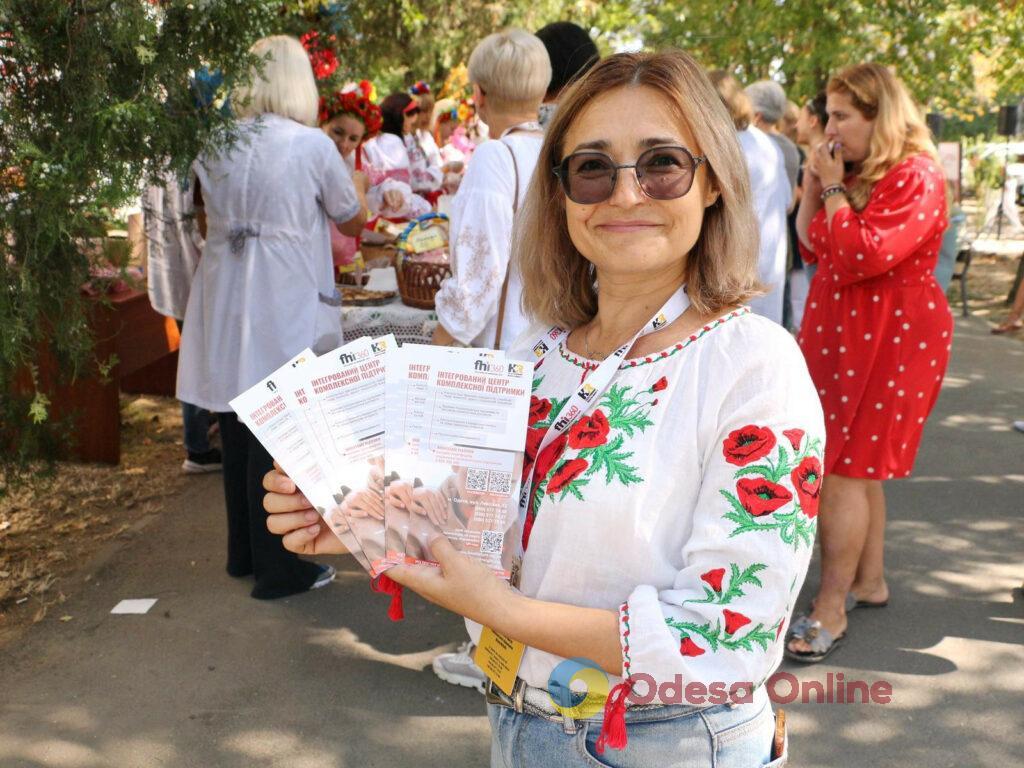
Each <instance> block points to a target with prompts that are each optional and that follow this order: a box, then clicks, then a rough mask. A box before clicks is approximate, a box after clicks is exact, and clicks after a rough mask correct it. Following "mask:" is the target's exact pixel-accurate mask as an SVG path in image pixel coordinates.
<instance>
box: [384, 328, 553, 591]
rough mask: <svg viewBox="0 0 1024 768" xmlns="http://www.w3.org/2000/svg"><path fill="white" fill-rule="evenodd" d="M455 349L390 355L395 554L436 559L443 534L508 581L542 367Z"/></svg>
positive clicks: (390, 517) (389, 506) (389, 514)
mask: <svg viewBox="0 0 1024 768" xmlns="http://www.w3.org/2000/svg"><path fill="white" fill-rule="evenodd" d="M452 352H453V351H452V350H440V349H437V348H416V347H409V348H403V349H402V350H400V353H401V354H398V355H394V356H393V357H389V360H388V367H387V382H388V383H387V397H388V399H387V401H386V412H387V415H388V423H387V426H388V431H387V438H386V451H385V467H386V473H387V480H386V486H387V489H386V493H385V519H386V521H387V526H388V535H389V537H390V538H389V547H388V549H389V557H398V556H399V555H401V556H402V557H404V560H405V562H432V561H431V560H430V557H429V543H430V541H431V540H432V539H433V538H434V537H436V536H438V535H444V536H446V537H447V538H448V539H449V540H450V541H451V542H452V543H453V544H454V545H455V547H456V548H457V549H459V550H461V551H462V552H464V553H466V554H468V555H471V556H473V557H477V558H479V559H480V560H482V561H483V562H484V563H486V564H487V565H488V566H489V567H490V568H492V569H493V570H494V571H495V572H496V573H498V574H499V575H501V576H502V577H503V578H508V577H509V573H510V568H511V561H512V557H513V554H514V552H515V549H516V547H515V544H516V536H517V532H516V530H515V528H516V521H517V501H518V495H519V484H520V477H521V474H522V464H523V448H524V446H525V443H526V424H527V418H528V411H529V404H530V391H531V383H532V380H533V364H532V363H530V362H526V361H519V360H509V359H507V358H505V357H504V355H495V354H493V353H488V352H487V351H485V353H484V354H481V351H480V350H454V354H453V353H452ZM399 537H404V538H401V539H400V538H399ZM398 541H401V542H402V543H401V545H399V544H398V543H397V542H398ZM399 546H401V549H399V548H398V547H399Z"/></svg>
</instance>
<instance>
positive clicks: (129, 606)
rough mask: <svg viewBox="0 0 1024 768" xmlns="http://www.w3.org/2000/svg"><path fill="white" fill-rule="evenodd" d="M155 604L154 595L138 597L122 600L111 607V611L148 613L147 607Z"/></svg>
mask: <svg viewBox="0 0 1024 768" xmlns="http://www.w3.org/2000/svg"><path fill="white" fill-rule="evenodd" d="M154 605H156V598H155V597H139V598H130V599H128V600H122V601H121V602H119V603H118V604H117V605H115V606H114V607H113V608H111V609H110V612H111V613H148V612H149V609H150V608H152V607H153V606H154Z"/></svg>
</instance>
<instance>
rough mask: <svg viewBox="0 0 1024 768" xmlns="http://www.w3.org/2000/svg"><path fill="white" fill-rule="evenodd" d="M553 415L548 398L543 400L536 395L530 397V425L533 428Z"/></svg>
mask: <svg viewBox="0 0 1024 768" xmlns="http://www.w3.org/2000/svg"><path fill="white" fill-rule="evenodd" d="M550 413H551V401H550V400H548V399H547V398H546V397H545V398H541V397H537V396H536V395H530V421H529V422H528V423H529V425H530V426H531V427H532V426H533V425H534V424H536V423H537V422H538V421H543V420H544V419H546V418H547V417H548V415H549V414H550Z"/></svg>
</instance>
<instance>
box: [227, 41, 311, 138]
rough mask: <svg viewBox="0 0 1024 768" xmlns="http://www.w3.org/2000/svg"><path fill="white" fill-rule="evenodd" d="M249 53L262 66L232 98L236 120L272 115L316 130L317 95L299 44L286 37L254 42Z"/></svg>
mask: <svg viewBox="0 0 1024 768" xmlns="http://www.w3.org/2000/svg"><path fill="white" fill-rule="evenodd" d="M249 52H250V53H252V54H253V55H254V56H257V57H259V58H260V59H261V60H262V63H261V65H260V66H259V67H257V68H256V69H255V70H254V71H252V72H250V74H249V81H248V83H247V84H246V85H244V86H242V87H241V88H238V89H236V91H235V93H234V95H233V96H232V99H231V100H232V102H233V105H234V111H235V114H236V115H237V116H238V117H253V116H255V115H262V114H264V113H267V112H271V113H273V114H275V115H280V116H281V117H287V118H291V119H292V120H294V121H295V122H297V123H302V124H303V125H308V126H310V127H314V128H315V127H316V125H317V108H318V106H319V101H320V99H319V96H318V94H317V90H316V80H314V79H313V67H312V65H310V63H309V56H308V55H307V54H306V49H305V48H303V47H302V43H300V42H299V41H298V40H296V39H295V38H294V37H289V36H288V35H274V36H273V37H264V38H263V39H262V40H257V41H256V42H255V43H254V44H253V46H252V48H250V49H249Z"/></svg>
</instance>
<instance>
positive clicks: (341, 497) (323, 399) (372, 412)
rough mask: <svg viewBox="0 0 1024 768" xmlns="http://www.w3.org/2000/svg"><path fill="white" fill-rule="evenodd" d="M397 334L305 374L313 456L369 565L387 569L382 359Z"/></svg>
mask: <svg viewBox="0 0 1024 768" xmlns="http://www.w3.org/2000/svg"><path fill="white" fill-rule="evenodd" d="M395 348H396V344H395V339H394V336H391V335H387V336H382V337H380V338H376V339H370V338H367V337H363V338H361V339H357V340H356V341H353V342H351V343H349V344H346V345H345V346H343V347H340V348H338V349H336V350H334V351H332V352H328V353H326V354H324V355H322V356H321V357H319V358H318V359H316V360H314V361H313V362H311V363H310V364H309V365H308V366H306V367H305V369H304V370H303V373H304V376H305V381H306V385H305V391H306V392H308V410H307V415H308V418H309V421H310V423H311V428H312V432H313V433H315V436H316V438H315V439H316V444H315V447H314V453H317V454H318V455H319V456H320V462H321V465H322V467H323V470H324V474H325V476H326V478H327V483H328V485H329V486H330V489H331V493H332V495H333V498H334V501H335V502H336V503H337V507H336V509H335V510H334V514H335V515H336V516H337V518H338V519H337V521H336V522H337V523H338V524H339V525H342V526H345V527H347V528H349V529H350V530H351V531H352V533H353V534H354V535H355V538H356V539H357V540H358V541H359V544H360V546H361V548H362V551H363V552H364V553H365V555H366V559H367V560H368V561H369V563H370V568H371V575H374V576H376V575H378V574H379V573H381V572H382V570H383V567H384V553H385V549H384V485H383V482H384V408H383V405H384V360H385V357H386V355H387V354H388V353H389V351H390V350H394V349H395Z"/></svg>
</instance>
